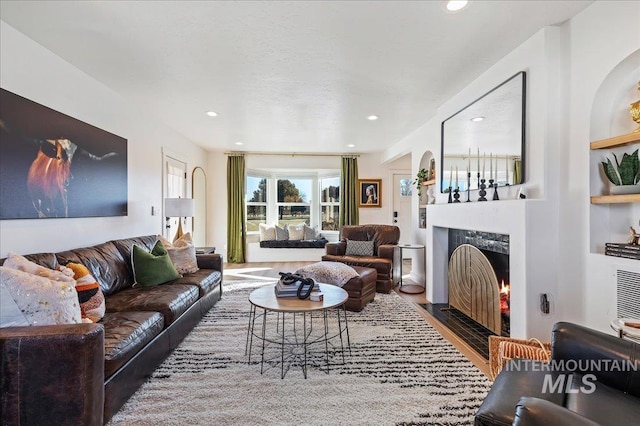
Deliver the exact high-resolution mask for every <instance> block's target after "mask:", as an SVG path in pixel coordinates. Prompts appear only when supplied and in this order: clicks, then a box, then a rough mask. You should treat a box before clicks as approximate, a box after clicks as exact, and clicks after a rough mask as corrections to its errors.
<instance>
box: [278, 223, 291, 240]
mask: <svg viewBox="0 0 640 426" xmlns="http://www.w3.org/2000/svg"><path fill="white" fill-rule="evenodd" d="M288 239H289V231H288V230H287V225H285V226H283V227H280V226H278V225H276V240H278V241H286V240H288Z"/></svg>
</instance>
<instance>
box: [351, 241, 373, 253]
mask: <svg viewBox="0 0 640 426" xmlns="http://www.w3.org/2000/svg"><path fill="white" fill-rule="evenodd" d="M345 254H346V255H347V256H373V241H356V240H347V249H346V251H345Z"/></svg>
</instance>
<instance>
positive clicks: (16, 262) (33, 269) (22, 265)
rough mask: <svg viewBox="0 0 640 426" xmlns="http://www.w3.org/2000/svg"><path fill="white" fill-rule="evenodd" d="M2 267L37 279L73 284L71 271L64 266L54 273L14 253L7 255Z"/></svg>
mask: <svg viewBox="0 0 640 426" xmlns="http://www.w3.org/2000/svg"><path fill="white" fill-rule="evenodd" d="M3 266H4V267H6V268H11V269H16V270H18V271H22V272H26V273H29V274H33V275H38V276H39V277H45V278H51V279H52V280H55V281H64V282H73V283H74V285H75V282H76V281H75V280H74V279H73V271H72V270H71V269H69V268H65V267H64V266H61V267H60V270H58V271H54V270H53V269H49V268H45V267H44V266H40V265H38V264H37V263H34V262H32V261H30V260H29V259H27V258H26V257H24V256H20V255H19V254H16V253H9V255H8V256H7V259H6V260H5V261H4V265H3Z"/></svg>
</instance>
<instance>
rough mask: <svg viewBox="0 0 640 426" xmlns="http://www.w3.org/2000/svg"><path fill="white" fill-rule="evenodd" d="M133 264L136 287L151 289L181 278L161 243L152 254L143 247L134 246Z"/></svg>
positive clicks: (158, 243)
mask: <svg viewBox="0 0 640 426" xmlns="http://www.w3.org/2000/svg"><path fill="white" fill-rule="evenodd" d="M131 264H132V265H133V276H134V278H135V280H136V283H135V284H134V285H135V286H137V285H141V286H143V287H151V286H154V285H158V284H162V283H166V282H167V281H173V280H176V279H178V278H180V277H181V275H180V274H179V273H178V271H176V268H175V267H174V266H173V263H171V258H170V257H169V253H168V252H167V249H165V248H164V246H163V245H162V243H161V242H160V241H158V242H157V243H156V245H155V246H153V249H152V250H151V253H149V252H147V251H145V249H143V248H142V247H138V246H137V245H134V246H133V249H132V250H131Z"/></svg>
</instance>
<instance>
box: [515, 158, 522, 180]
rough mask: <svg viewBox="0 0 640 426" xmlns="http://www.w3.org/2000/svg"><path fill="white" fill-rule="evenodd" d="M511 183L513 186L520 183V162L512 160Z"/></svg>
mask: <svg viewBox="0 0 640 426" xmlns="http://www.w3.org/2000/svg"><path fill="white" fill-rule="evenodd" d="M513 183H514V184H515V185H517V184H519V183H522V160H520V159H515V160H513Z"/></svg>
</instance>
